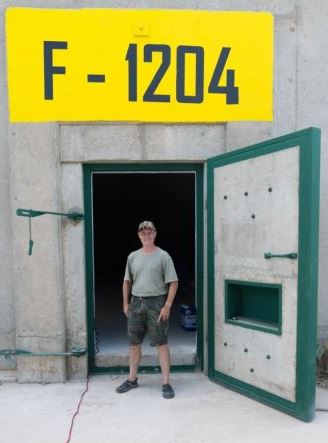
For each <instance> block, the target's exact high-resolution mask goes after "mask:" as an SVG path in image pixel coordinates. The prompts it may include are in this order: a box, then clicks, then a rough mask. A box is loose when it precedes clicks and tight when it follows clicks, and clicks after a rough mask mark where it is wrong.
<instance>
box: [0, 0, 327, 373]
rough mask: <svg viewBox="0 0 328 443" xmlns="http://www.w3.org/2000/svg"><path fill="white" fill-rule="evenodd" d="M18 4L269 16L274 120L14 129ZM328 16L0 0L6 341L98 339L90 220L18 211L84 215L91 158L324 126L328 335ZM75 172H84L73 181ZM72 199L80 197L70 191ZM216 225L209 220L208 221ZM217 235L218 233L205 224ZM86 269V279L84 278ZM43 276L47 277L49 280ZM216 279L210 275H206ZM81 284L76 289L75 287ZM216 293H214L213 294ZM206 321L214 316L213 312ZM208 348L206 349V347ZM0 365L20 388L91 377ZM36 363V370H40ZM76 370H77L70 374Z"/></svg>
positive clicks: (186, 4) (42, 345)
mask: <svg viewBox="0 0 328 443" xmlns="http://www.w3.org/2000/svg"><path fill="white" fill-rule="evenodd" d="M9 6H25V7H41V8H44V7H48V8H50V7H53V8H80V7H95V8H96V7H114V8H115V7H118V8H149V7H151V8H172V9H176V8H179V9H183V8H186V9H196V10H197V9H208V10H249V11H268V12H272V13H273V14H274V17H275V81H274V121H273V122H234V123H226V124H222V125H199V126H198V125H165V124H163V125H115V124H103V123H101V122H99V124H95V125H88V124H87V125H84V124H79V123H78V122H77V123H76V124H72V125H60V124H42V125H33V124H31V125H24V124H15V125H11V124H10V123H9V122H8V103H7V75H6V50H5V29H4V23H5V20H4V12H5V9H6V8H7V7H9ZM327 11H328V3H327V2H326V1H324V0H313V1H312V2H308V1H306V0H273V1H271V2H267V1H265V0H234V1H226V0H202V1H200V0H179V1H177V0H158V1H157V2H153V1H149V0H134V1H133V2H132V1H131V0H112V1H111V2H108V0H93V1H92V2H90V0H51V1H49V2H44V1H40V0H17V1H12V0H10V1H9V0H0V17H1V18H2V20H1V23H0V48H1V49H2V51H0V54H1V55H0V60H1V63H0V143H1V149H0V177H1V178H0V185H1V186H0V204H1V215H2V217H1V223H0V247H1V252H2V260H1V261H0V305H1V307H2V309H1V310H0V345H1V348H14V347H15V346H16V347H17V348H20V347H26V348H27V349H29V350H49V349H51V350H58V351H59V350H64V349H67V348H70V346H81V345H83V343H85V341H86V331H87V325H86V321H85V315H86V312H85V309H84V307H85V290H84V287H85V285H84V278H85V277H84V276H85V269H84V267H83V260H84V246H83V244H84V243H83V242H84V238H83V229H82V224H81V225H80V227H74V228H75V229H74V228H73V227H72V226H71V225H69V224H65V223H60V220H55V219H53V218H50V219H49V221H48V219H46V220H47V221H44V220H45V219H42V222H41V221H40V220H34V222H33V229H34V231H33V232H34V233H35V234H36V235H35V237H34V238H35V246H34V252H33V256H32V257H29V256H27V252H26V248H27V240H28V229H27V221H26V220H21V219H19V218H18V217H16V214H15V210H16V209H17V208H18V207H32V208H35V209H44V210H59V211H60V210H62V209H65V210H66V209H70V208H71V207H72V206H78V207H81V206H82V204H81V202H82V196H83V195H82V192H83V191H82V184H81V162H87V161H88V162H109V161H117V162H129V161H132V162H144V163H145V162H148V161H149V162H151V161H163V162H165V161H197V162H202V161H204V160H205V159H206V158H207V157H208V156H210V155H214V154H219V153H222V152H223V151H224V150H227V151H230V150H233V149H236V148H237V147H242V146H245V145H248V144H252V143H255V142H259V141H263V140H265V139H267V138H270V137H273V136H278V135H282V134H285V133H286V132H289V131H294V130H297V129H303V128H305V127H308V126H311V125H313V126H318V127H321V128H322V173H321V216H320V217H321V219H320V264H319V311H318V338H319V339H322V340H325V341H327V339H328V292H327V290H326V288H327V284H328V273H327V272H326V269H327V265H328V216H327V215H328V204H327V203H328V174H327V172H326V171H327V167H328V157H327V156H328V150H327V135H326V134H327V133H328V132H327V130H328V120H327V90H328V88H327V85H328V76H327V75H326V74H327V69H328V64H327V58H328V51H327V42H328V40H327ZM71 174H72V176H70V175H71ZM68 191H70V192H68ZM205 217H206V214H205ZM204 228H205V230H206V226H205V227H204ZM76 270H77V272H75V271H76ZM40 276H42V278H40ZM205 278H206V276H205ZM72 288H73V291H72V290H71V289H72ZM205 296H206V294H205ZM205 315H206V313H205ZM204 345H205V349H206V343H204ZM17 360H18V363H17V364H16V360H15V359H11V360H6V359H5V358H4V357H0V369H1V370H4V371H7V370H10V369H15V368H17V373H18V377H19V379H20V381H23V380H25V381H33V380H34V381H59V380H64V379H65V378H66V376H68V377H77V378H78V377H80V378H83V377H84V376H85V374H86V370H87V368H86V360H85V359H84V360H82V359H80V360H79V365H77V364H76V363H74V361H73V360H68V364H67V365H66V364H65V363H64V360H62V361H60V362H59V359H58V361H57V362H53V361H52V360H50V359H49V360H47V361H44V360H42V359H41V360H40V359H37V360H34V361H33V363H32V361H31V360H28V361H26V359H25V360H24V359H22V358H18V359H17ZM33 365H34V366H33ZM66 366H67V370H66Z"/></svg>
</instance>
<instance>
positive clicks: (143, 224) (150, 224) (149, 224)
mask: <svg viewBox="0 0 328 443" xmlns="http://www.w3.org/2000/svg"><path fill="white" fill-rule="evenodd" d="M143 229H152V230H153V231H156V228H155V225H154V223H153V222H151V221H147V220H146V221H143V222H141V223H140V225H139V227H138V232H140V231H142V230H143Z"/></svg>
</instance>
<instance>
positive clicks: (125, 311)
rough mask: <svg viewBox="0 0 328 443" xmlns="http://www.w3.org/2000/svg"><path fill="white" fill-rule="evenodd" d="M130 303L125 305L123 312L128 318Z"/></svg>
mask: <svg viewBox="0 0 328 443" xmlns="http://www.w3.org/2000/svg"><path fill="white" fill-rule="evenodd" d="M128 310H129V303H123V311H124V314H125V315H126V316H128Z"/></svg>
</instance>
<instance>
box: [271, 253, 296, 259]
mask: <svg viewBox="0 0 328 443" xmlns="http://www.w3.org/2000/svg"><path fill="white" fill-rule="evenodd" d="M274 257H279V258H292V259H294V260H295V259H296V258H297V252H290V253H289V254H272V253H271V252H265V253H264V258H268V259H269V258H274Z"/></svg>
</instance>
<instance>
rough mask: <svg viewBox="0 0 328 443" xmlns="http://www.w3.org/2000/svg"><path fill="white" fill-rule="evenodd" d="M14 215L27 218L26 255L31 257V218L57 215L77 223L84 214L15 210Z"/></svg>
mask: <svg viewBox="0 0 328 443" xmlns="http://www.w3.org/2000/svg"><path fill="white" fill-rule="evenodd" d="M16 214H17V215H18V216H20V217H28V225H29V236H30V238H29V243H28V255H32V250H33V244H34V242H33V240H32V223H31V218H33V217H39V216H40V215H44V214H50V215H59V216H60V217H67V218H69V219H70V220H73V221H75V222H78V221H80V220H83V219H84V214H80V213H79V212H68V213H63V212H52V211H36V210H35V209H21V208H19V209H17V211H16Z"/></svg>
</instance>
